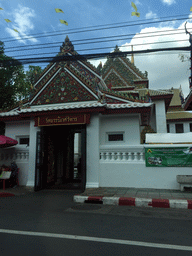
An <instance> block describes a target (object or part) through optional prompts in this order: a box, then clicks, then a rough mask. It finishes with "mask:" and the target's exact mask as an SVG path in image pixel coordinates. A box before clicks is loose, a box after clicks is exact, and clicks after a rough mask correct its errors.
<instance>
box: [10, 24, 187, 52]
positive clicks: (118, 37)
mask: <svg viewBox="0 0 192 256" xmlns="http://www.w3.org/2000/svg"><path fill="white" fill-rule="evenodd" d="M178 30H179V31H183V32H178V33H176V32H177V31H178ZM178 30H174V29H173V30H163V31H154V32H150V33H140V34H139V35H146V34H147V35H146V36H137V37H136V38H132V37H126V38H122V37H125V36H134V35H135V34H128V35H118V36H110V37H98V38H89V39H84V40H82V39H81V40H73V46H77V45H84V44H97V43H107V42H112V41H116V40H121V41H123V40H129V39H132V40H134V39H142V38H148V37H156V36H158V37H160V36H172V35H181V34H185V30H184V29H178ZM171 31H172V32H174V33H170V34H162V33H163V32H171ZM150 34H152V35H150ZM154 34H158V35H154ZM104 38H106V39H108V38H109V40H104V41H93V42H86V41H91V40H98V39H104ZM110 38H116V39H110ZM78 41H80V42H82V41H83V42H82V43H74V42H78ZM59 43H60V44H61V43H63V42H58V43H46V45H52V46H44V47H37V46H41V45H45V44H39V45H30V46H32V47H33V48H32V49H31V48H29V49H23V48H24V47H25V48H26V47H29V46H20V47H13V48H12V47H8V48H6V49H5V51H6V53H8V52H16V51H17V52H18V51H30V50H36V49H38V50H39V49H46V48H56V47H59V45H54V44H59ZM21 47H22V49H18V48H21ZM7 49H13V50H8V51H7Z"/></svg>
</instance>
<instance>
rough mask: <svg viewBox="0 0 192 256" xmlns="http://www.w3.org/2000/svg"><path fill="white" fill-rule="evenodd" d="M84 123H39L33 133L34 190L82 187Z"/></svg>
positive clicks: (84, 168) (84, 144)
mask: <svg viewBox="0 0 192 256" xmlns="http://www.w3.org/2000/svg"><path fill="white" fill-rule="evenodd" d="M85 180H86V126H85V125H80V126H79V125H78V126H77V125H69V126H49V127H42V128H41V132H40V133H39V134H38V136H37V159H36V179H35V181H36V182H35V183H36V184H35V190H36V191H37V190H40V189H45V188H46V189H78V190H81V191H84V190H85Z"/></svg>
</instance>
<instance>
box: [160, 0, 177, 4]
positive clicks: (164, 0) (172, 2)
mask: <svg viewBox="0 0 192 256" xmlns="http://www.w3.org/2000/svg"><path fill="white" fill-rule="evenodd" d="M162 1H163V3H164V4H167V5H171V4H175V3H176V2H175V0H162Z"/></svg>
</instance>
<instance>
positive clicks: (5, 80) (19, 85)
mask: <svg viewBox="0 0 192 256" xmlns="http://www.w3.org/2000/svg"><path fill="white" fill-rule="evenodd" d="M29 92H30V85H29V83H28V82H26V80H25V73H24V68H23V66H22V65H21V63H20V62H19V61H17V60H15V59H13V58H11V57H8V56H6V55H5V53H4V44H3V42H1V41H0V109H1V110H6V109H9V108H11V107H14V105H15V104H16V103H17V102H18V101H20V100H22V99H24V98H26V97H28V95H29Z"/></svg>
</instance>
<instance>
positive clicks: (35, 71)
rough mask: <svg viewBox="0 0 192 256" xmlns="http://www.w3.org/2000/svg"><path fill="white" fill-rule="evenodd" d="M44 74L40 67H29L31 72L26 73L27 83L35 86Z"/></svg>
mask: <svg viewBox="0 0 192 256" xmlns="http://www.w3.org/2000/svg"><path fill="white" fill-rule="evenodd" d="M42 72H43V70H42V68H41V67H39V66H29V70H28V71H27V72H26V82H27V83H28V84H29V85H30V86H33V85H34V84H35V82H36V81H37V80H38V78H39V77H40V75H41V73H42Z"/></svg>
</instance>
